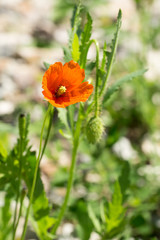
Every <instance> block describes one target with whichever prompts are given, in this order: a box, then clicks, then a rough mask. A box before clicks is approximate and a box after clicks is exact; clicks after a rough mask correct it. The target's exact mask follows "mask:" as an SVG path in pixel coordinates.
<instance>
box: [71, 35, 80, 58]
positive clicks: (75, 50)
mask: <svg viewBox="0 0 160 240" xmlns="http://www.w3.org/2000/svg"><path fill="white" fill-rule="evenodd" d="M79 56H80V52H79V39H78V36H77V34H76V33H75V34H74V38H73V42H72V58H73V60H74V61H75V62H78V60H79Z"/></svg>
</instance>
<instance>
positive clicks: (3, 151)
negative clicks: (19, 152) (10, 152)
mask: <svg viewBox="0 0 160 240" xmlns="http://www.w3.org/2000/svg"><path fill="white" fill-rule="evenodd" d="M6 157H7V151H6V149H5V148H4V146H3V145H2V143H1V142H0V158H2V159H3V158H6Z"/></svg>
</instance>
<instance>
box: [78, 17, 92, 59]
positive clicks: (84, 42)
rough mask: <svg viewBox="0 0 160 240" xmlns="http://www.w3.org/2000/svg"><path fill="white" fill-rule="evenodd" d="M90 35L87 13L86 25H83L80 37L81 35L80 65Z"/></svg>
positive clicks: (90, 19)
mask: <svg viewBox="0 0 160 240" xmlns="http://www.w3.org/2000/svg"><path fill="white" fill-rule="evenodd" d="M91 33H92V18H91V16H90V15H89V13H87V23H86V24H85V26H84V31H83V32H82V35H81V45H80V52H81V57H80V60H81V61H80V62H81V63H82V60H83V57H84V54H85V50H86V46H87V44H88V42H89V40H90V37H91Z"/></svg>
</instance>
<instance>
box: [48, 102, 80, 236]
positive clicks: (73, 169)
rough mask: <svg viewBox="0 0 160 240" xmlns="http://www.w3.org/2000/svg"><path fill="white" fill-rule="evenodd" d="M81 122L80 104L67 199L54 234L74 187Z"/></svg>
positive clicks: (53, 231) (53, 229)
mask: <svg viewBox="0 0 160 240" xmlns="http://www.w3.org/2000/svg"><path fill="white" fill-rule="evenodd" d="M81 122H82V119H81V106H80V109H79V115H78V120H77V124H76V129H75V132H74V137H73V150H72V161H71V167H70V172H69V179H68V185H67V192H66V195H65V199H64V202H63V205H62V207H61V210H60V213H59V216H58V220H57V222H56V223H55V225H54V227H53V228H52V230H51V233H52V234H55V233H56V231H57V228H58V227H59V225H60V223H61V221H62V218H63V216H64V213H65V211H66V208H67V204H68V200H69V196H70V192H71V189H72V185H73V179H74V172H75V165H76V155H77V149H78V145H79V137H80V130H81Z"/></svg>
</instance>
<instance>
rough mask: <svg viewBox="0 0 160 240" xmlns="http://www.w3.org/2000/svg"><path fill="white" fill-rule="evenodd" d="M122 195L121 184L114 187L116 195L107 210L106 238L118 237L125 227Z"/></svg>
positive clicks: (114, 194) (117, 183)
mask: <svg viewBox="0 0 160 240" xmlns="http://www.w3.org/2000/svg"><path fill="white" fill-rule="evenodd" d="M122 198H123V196H122V193H121V188H120V185H119V182H118V181H117V182H116V183H115V185H114V193H113V196H112V201H111V202H109V203H108V209H107V210H106V215H105V219H106V233H105V236H106V237H108V238H110V237H113V236H115V235H117V234H118V233H120V232H119V230H120V229H122V227H123V225H124V213H125V209H124V207H123V205H122Z"/></svg>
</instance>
